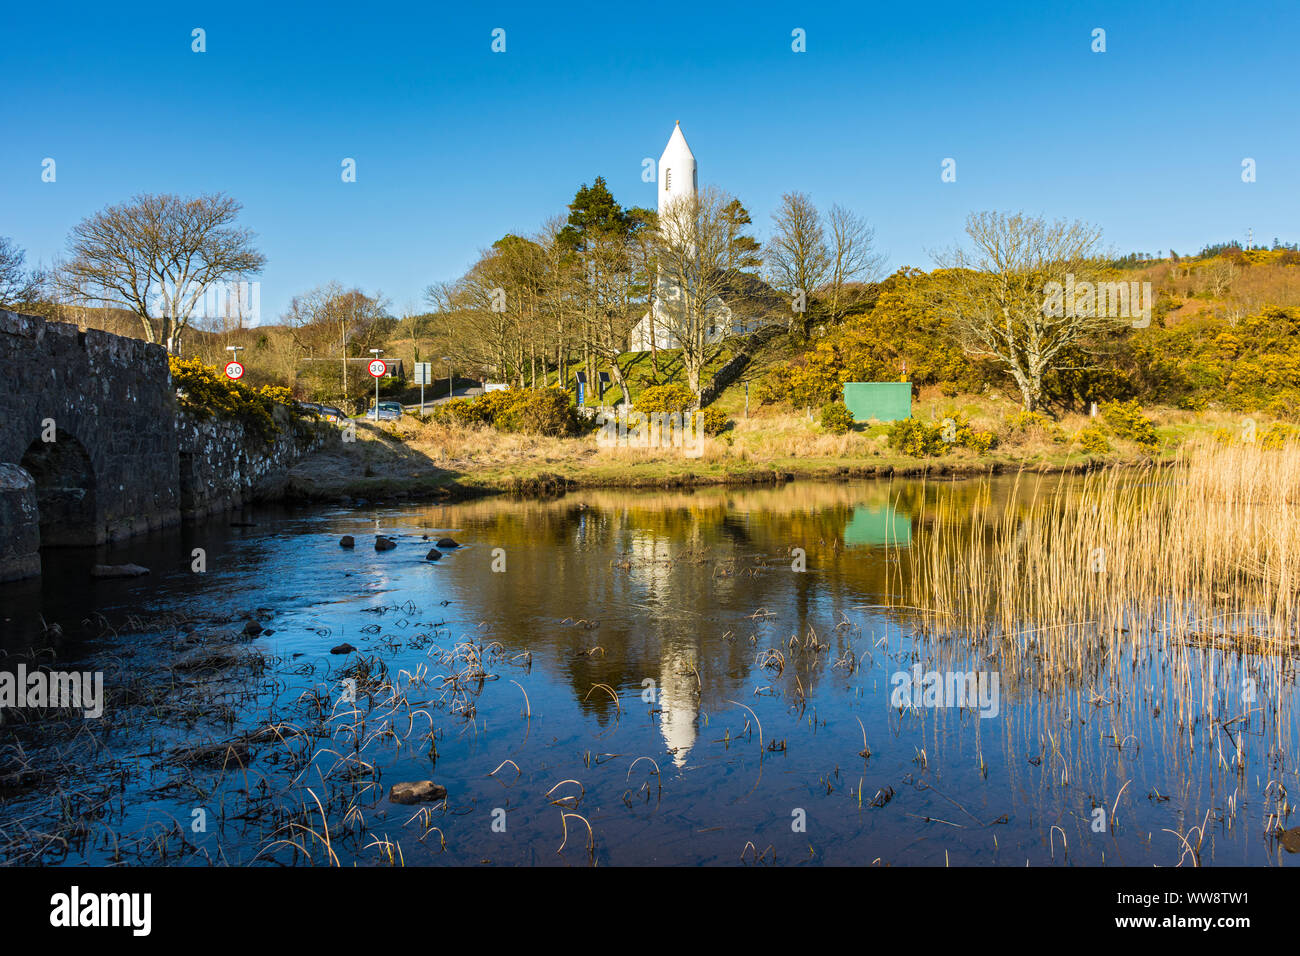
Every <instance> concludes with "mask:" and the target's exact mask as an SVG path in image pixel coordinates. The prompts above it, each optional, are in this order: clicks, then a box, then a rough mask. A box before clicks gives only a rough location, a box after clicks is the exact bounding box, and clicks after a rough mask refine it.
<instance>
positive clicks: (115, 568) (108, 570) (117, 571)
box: [90, 564, 149, 578]
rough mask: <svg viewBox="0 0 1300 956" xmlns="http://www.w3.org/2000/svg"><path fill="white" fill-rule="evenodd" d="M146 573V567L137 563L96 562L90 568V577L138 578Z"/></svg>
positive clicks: (147, 570)
mask: <svg viewBox="0 0 1300 956" xmlns="http://www.w3.org/2000/svg"><path fill="white" fill-rule="evenodd" d="M148 573H149V569H148V568H142V567H140V565H138V564H97V565H95V566H94V567H93V568H91V569H90V576H91V577H92V578H138V577H139V576H140V575H142V574H148Z"/></svg>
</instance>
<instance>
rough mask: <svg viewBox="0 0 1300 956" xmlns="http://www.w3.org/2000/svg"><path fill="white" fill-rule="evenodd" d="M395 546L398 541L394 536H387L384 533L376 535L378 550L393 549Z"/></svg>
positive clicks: (376, 548) (376, 547)
mask: <svg viewBox="0 0 1300 956" xmlns="http://www.w3.org/2000/svg"><path fill="white" fill-rule="evenodd" d="M395 547H397V542H396V541H394V540H393V539H392V538H385V537H384V536H383V535H382V534H377V535H375V550H376V551H392V550H393V549H394V548H395Z"/></svg>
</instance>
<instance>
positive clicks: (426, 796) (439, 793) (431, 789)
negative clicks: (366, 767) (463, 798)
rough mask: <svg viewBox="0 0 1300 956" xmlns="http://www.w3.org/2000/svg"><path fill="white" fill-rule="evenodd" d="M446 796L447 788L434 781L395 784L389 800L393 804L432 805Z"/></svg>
mask: <svg viewBox="0 0 1300 956" xmlns="http://www.w3.org/2000/svg"><path fill="white" fill-rule="evenodd" d="M446 796H447V788H446V787H444V786H442V785H441V784H437V783H434V782H433V781H432V780H416V781H413V782H411V783H395V784H393V786H392V788H391V789H390V790H389V791H388V799H389V800H391V801H393V803H432V802H433V801H435V800H441V799H443V798H444V797H446Z"/></svg>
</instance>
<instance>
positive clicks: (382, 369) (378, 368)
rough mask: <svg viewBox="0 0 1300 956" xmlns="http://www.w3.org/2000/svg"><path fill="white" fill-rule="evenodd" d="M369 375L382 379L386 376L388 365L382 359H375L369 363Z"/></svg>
mask: <svg viewBox="0 0 1300 956" xmlns="http://www.w3.org/2000/svg"><path fill="white" fill-rule="evenodd" d="M370 374H371V375H373V376H374V377H375V378H383V377H384V376H385V375H387V374H388V363H387V362H385V361H384V360H383V359H375V360H374V361H373V362H371V363H370Z"/></svg>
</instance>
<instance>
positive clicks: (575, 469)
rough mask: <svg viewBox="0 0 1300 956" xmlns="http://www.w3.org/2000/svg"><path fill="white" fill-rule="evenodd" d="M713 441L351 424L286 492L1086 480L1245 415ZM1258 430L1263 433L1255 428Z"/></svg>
mask: <svg viewBox="0 0 1300 956" xmlns="http://www.w3.org/2000/svg"><path fill="white" fill-rule="evenodd" d="M727 410H728V411H729V412H731V413H732V415H733V418H732V421H731V424H730V426H729V427H728V428H727V429H726V430H725V431H724V432H723V433H722V434H720V435H717V436H713V437H706V438H705V439H704V440H703V445H702V453H701V454H700V456H699V457H695V458H691V457H686V456H685V455H684V454H683V452H682V450H681V449H680V448H608V447H602V446H601V445H600V444H599V443H598V441H597V438H596V436H595V435H594V434H591V435H584V436H580V437H574V438H555V437H545V436H536V435H526V434H513V433H507V432H501V431H497V430H495V429H492V428H490V427H462V426H456V425H448V424H441V423H436V422H432V421H421V420H419V419H417V418H414V417H412V416H407V417H406V418H404V419H403V420H402V421H400V422H393V423H389V422H384V423H381V424H379V425H378V426H376V425H374V424H372V423H357V440H356V441H355V442H353V443H348V444H340V445H338V446H337V447H335V448H333V449H330V450H328V451H324V452H320V453H318V454H316V455H314V456H312V457H310V458H309V459H307V460H305V461H303V462H302V463H300V464H299V466H298V467H296V468H295V469H294V470H293V472H292V473H291V474H290V476H289V485H288V493H289V494H290V495H291V496H295V497H303V498H319V499H328V498H338V497H340V496H343V495H348V496H351V497H365V498H381V497H392V496H437V497H448V498H465V497H472V496H475V495H482V494H494V493H501V492H516V493H521V492H522V493H546V492H553V491H558V490H563V489H566V488H579V487H585V488H594V487H609V488H617V487H627V488H638V487H668V486H685V485H720V484H737V485H740V484H754V483H773V482H780V481H788V480H794V479H809V480H846V479H856V478H875V477H883V476H900V475H922V474H932V475H953V476H961V475H975V474H985V473H989V472H1005V471H1018V470H1025V471H1035V472H1057V471H1084V470H1089V469H1092V468H1094V467H1096V466H1098V465H1100V464H1107V463H1110V464H1138V463H1142V462H1148V461H1151V460H1153V459H1155V460H1160V459H1167V458H1171V457H1173V456H1174V455H1175V454H1177V451H1178V449H1179V448H1180V447H1182V446H1183V445H1184V444H1186V443H1187V442H1188V441H1189V440H1190V439H1193V438H1196V437H1201V438H1207V439H1208V438H1210V437H1212V436H1216V435H1217V436H1219V437H1220V438H1221V439H1222V438H1224V437H1225V436H1229V437H1230V436H1233V435H1236V434H1238V433H1240V432H1241V431H1242V429H1243V420H1242V419H1241V418H1240V416H1234V415H1229V414H1227V413H1224V414H1216V413H1213V412H1189V411H1184V410H1179V409H1170V408H1163V409H1146V410H1144V413H1143V414H1144V417H1145V418H1147V419H1148V420H1149V421H1150V423H1151V425H1152V435H1153V436H1154V437H1153V438H1152V437H1151V435H1148V436H1147V438H1146V440H1145V441H1137V440H1133V439H1131V438H1127V437H1124V435H1123V434H1121V432H1125V431H1126V430H1125V429H1124V428H1122V427H1121V428H1118V429H1117V428H1116V427H1112V426H1110V425H1107V424H1106V423H1105V421H1104V420H1103V419H1102V418H1100V417H1099V418H1097V419H1093V418H1090V417H1089V416H1085V415H1073V416H1071V415H1067V416H1064V417H1062V418H1060V419H1058V420H1048V419H1039V418H1029V417H1026V416H1023V415H1020V414H1019V410H1018V406H1017V405H1016V404H1015V403H1014V402H1011V401H1009V400H999V399H996V398H994V399H990V398H988V397H987V396H981V397H973V396H958V397H956V398H945V397H943V396H939V395H935V396H933V397H924V396H923V397H922V398H921V399H920V400H918V402H917V404H916V408H915V413H914V417H915V418H916V419H917V420H919V421H922V422H927V423H934V424H935V425H936V426H937V425H938V423H941V422H942V421H943V420H945V419H960V420H962V421H966V422H968V423H969V424H970V427H971V428H973V429H977V430H980V431H982V432H987V433H990V434H992V435H994V436H995V444H994V446H993V447H992V448H990V449H989V450H987V451H984V452H982V453H981V452H977V451H975V450H972V449H970V448H964V447H955V446H954V447H947V446H944V447H943V448H942V450H941V453H938V454H933V455H929V456H925V457H918V456H916V455H911V454H905V453H904V452H903V451H901V450H899V449H898V448H896V447H894V446H893V445H891V442H890V438H889V426H887V425H883V424H873V425H860V426H858V427H856V428H855V429H853V430H852V431H850V432H848V433H847V434H843V435H836V434H832V433H831V432H829V431H828V430H827V429H825V428H823V427H822V426H821V425H820V424H819V423H818V422H817V421H815V420H814V419H812V418H810V417H809V416H808V415H807V414H804V413H790V412H773V411H771V410H767V409H763V410H758V411H756V412H755V414H754V415H753V416H752V417H749V418H745V417H744V415H743V409H734V408H728V409H727ZM1257 428H1258V429H1259V430H1261V431H1262V430H1264V429H1265V428H1266V422H1265V421H1264V420H1262V419H1261V420H1260V422H1259V423H1258V425H1257Z"/></svg>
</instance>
